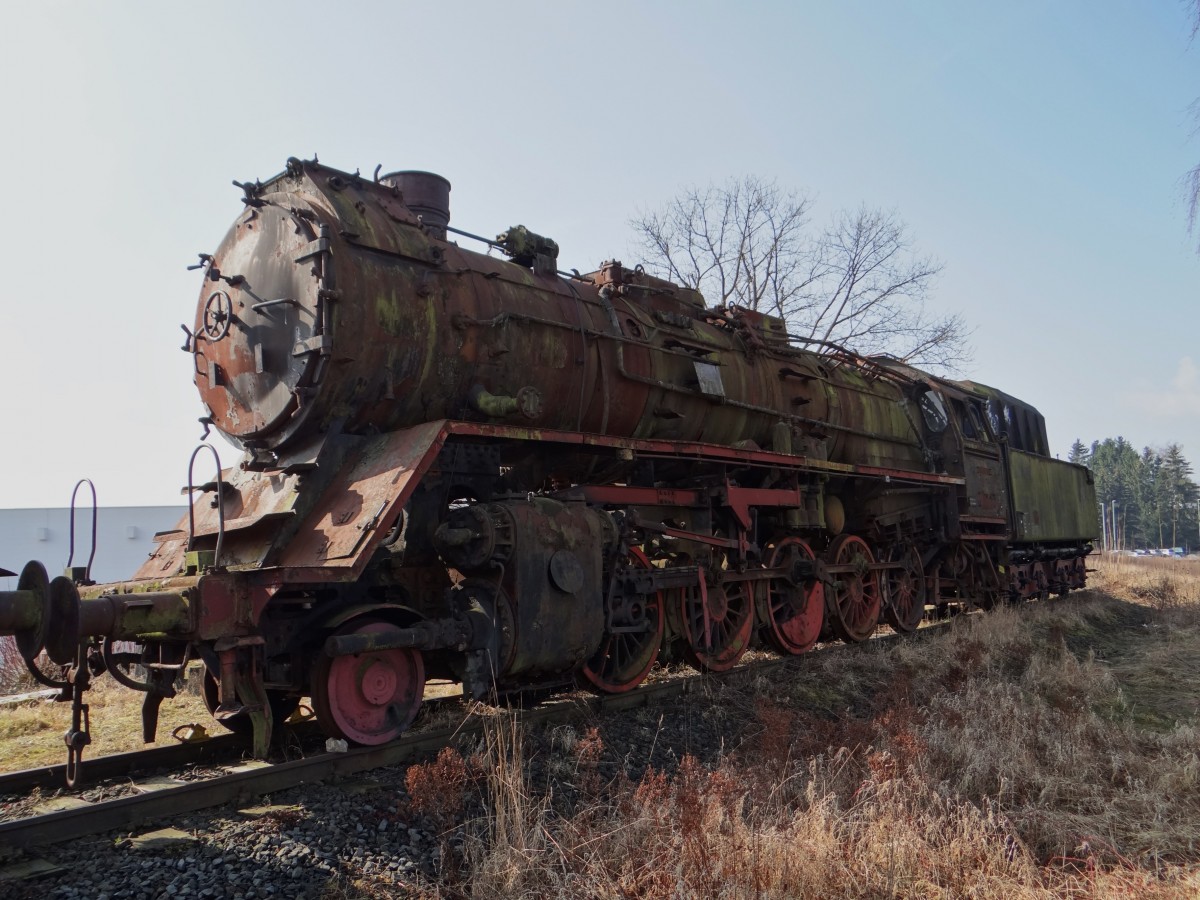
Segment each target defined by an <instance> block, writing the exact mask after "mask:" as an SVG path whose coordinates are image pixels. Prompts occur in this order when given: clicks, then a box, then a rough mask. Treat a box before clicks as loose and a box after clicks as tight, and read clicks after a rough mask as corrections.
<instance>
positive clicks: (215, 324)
mask: <svg viewBox="0 0 1200 900" xmlns="http://www.w3.org/2000/svg"><path fill="white" fill-rule="evenodd" d="M241 187H242V190H243V194H244V196H243V197H242V204H243V210H242V212H241V214H240V215H239V216H238V217H237V219H236V221H235V222H234V224H233V226H232V227H231V228H230V230H229V232H228V234H227V235H226V236H225V239H224V240H223V241H222V242H221V244H220V245H219V246H218V247H217V249H216V250H215V251H214V252H213V253H212V254H211V255H209V254H203V255H202V256H201V258H200V263H199V265H198V267H197V268H199V269H200V270H201V272H202V277H203V287H202V289H201V291H200V297H199V302H198V306H197V310H196V315H195V318H194V319H193V320H192V322H191V323H190V324H189V325H185V326H184V331H185V333H186V336H185V343H184V348H183V349H184V351H185V352H186V353H187V354H188V355H189V357H190V359H191V361H192V364H193V380H194V382H195V385H196V388H197V390H198V392H199V394H200V397H201V400H202V402H203V404H204V409H205V415H204V416H203V418H202V419H201V422H202V423H203V424H204V426H205V429H206V434H207V430H208V429H209V428H215V429H217V430H219V431H220V432H221V433H222V434H223V435H225V436H226V437H227V438H229V439H230V440H231V441H232V442H233V443H234V444H235V445H237V446H238V447H240V448H241V451H242V452H241V458H240V460H238V461H237V462H236V463H235V464H234V465H232V466H231V467H228V468H221V467H220V466H219V465H218V466H217V467H216V468H215V470H214V471H212V472H211V473H210V474H209V473H206V470H202V471H203V472H205V474H204V478H206V479H208V480H198V479H197V477H196V473H197V468H196V463H197V460H198V458H199V460H200V462H201V463H202V464H203V465H204V466H207V465H208V463H209V458H208V457H209V456H212V457H216V456H217V454H216V451H215V449H214V448H212V446H211V445H201V447H200V448H198V449H197V453H195V454H193V456H192V461H191V465H190V466H189V470H188V484H187V490H188V492H189V494H190V495H191V497H192V502H191V507H190V510H189V512H188V515H187V516H186V517H185V519H184V520H183V521H182V522H181V523H180V525H179V527H178V528H177V529H176V530H174V531H171V532H168V533H165V534H160V535H157V536H156V542H157V543H156V547H155V550H154V552H153V553H152V554H151V556H150V558H149V559H148V560H147V561H146V563H145V564H144V565H143V566H142V567H141V569H140V570H139V571H138V572H137V573H136V574H135V575H134V576H133V577H132V578H131V579H130V580H129V581H128V582H125V583H122V584H116V585H104V586H96V585H88V584H81V583H79V582H80V581H81V580H84V579H81V578H80V577H79V575H80V573H79V572H78V571H76V572H72V573H68V574H66V575H62V576H58V577H56V578H54V579H50V578H49V576H48V573H47V572H46V570H45V568H44V567H43V566H42V565H41V564H40V563H36V562H34V563H29V564H28V565H26V567H25V569H24V570H23V572H22V574H21V577H20V580H19V584H18V589H17V590H16V591H11V592H7V593H3V594H0V633H7V634H15V635H16V637H17V641H18V645H19V647H20V650H21V653H22V655H23V656H24V657H25V658H26V660H27V661H28V662H29V665H30V667H31V670H32V671H34V672H35V673H36V674H37V677H39V678H41V679H42V680H44V681H46V682H48V683H52V684H56V685H59V686H62V687H63V690H64V697H69V698H70V699H72V700H73V702H74V703H75V706H76V709H77V715H76V717H75V718H76V723H75V726H74V727H73V728H72V731H71V732H69V733H68V741H67V742H68V746H69V747H71V759H72V761H73V762H74V763H75V764H77V763H78V759H79V754H80V753H81V752H82V747H83V745H84V744H85V743H86V740H87V727H86V717H85V716H83V717H81V716H80V715H79V714H78V711H79V710H80V709H82V708H83V704H82V694H83V689H84V688H85V687H86V685H87V680H88V675H89V673H92V674H94V673H96V672H100V671H103V670H107V671H109V672H111V673H112V674H113V676H114V677H116V678H117V679H118V680H120V681H122V682H123V683H126V684H128V685H129V686H130V687H133V688H135V689H138V690H141V691H143V692H144V693H145V705H144V716H143V723H144V732H145V735H144V736H145V738H146V739H147V740H152V739H153V737H154V733H155V728H156V722H157V710H158V706H159V704H160V703H161V700H162V698H163V697H166V696H170V695H171V694H172V693H173V691H174V690H175V684H176V682H177V679H178V678H179V676H180V674H181V673H182V672H183V671H184V669H185V668H186V667H187V666H188V665H189V664H190V663H192V662H194V661H197V660H198V661H201V662H202V663H203V666H204V672H205V675H204V692H205V698H206V701H207V702H208V705H209V707H210V709H211V710H212V712H213V714H214V715H215V716H216V717H217V719H218V720H220V721H221V722H222V723H224V724H225V725H227V726H228V727H230V728H232V729H235V730H241V731H244V732H246V733H247V734H248V735H250V736H251V737H252V740H253V745H254V749H255V752H257V753H258V754H265V753H266V752H267V748H268V745H269V742H270V740H271V735H272V733H273V730H274V728H275V725H276V724H277V723H278V722H279V721H280V719H281V718H282V717H284V716H286V715H287V714H288V713H290V712H291V710H292V709H294V708H295V706H296V705H297V703H298V702H299V700H300V698H302V697H305V696H309V697H311V698H312V701H313V707H314V709H315V711H316V714H317V717H318V719H319V720H320V722H321V724H322V726H323V727H324V728H325V730H326V731H327V732H329V733H330V734H331V735H334V736H338V737H343V738H347V739H350V740H352V741H355V742H358V743H364V744H372V743H381V742H384V741H387V740H390V739H392V738H394V737H395V736H397V735H398V734H400V733H401V732H402V731H403V730H404V729H405V728H407V727H408V726H409V725H410V724H411V723H412V721H413V719H414V717H415V716H416V714H417V711H418V709H419V706H420V703H421V700H422V696H423V694H424V690H425V684H426V681H427V680H429V679H438V680H450V681H453V682H456V683H460V684H461V685H462V689H463V691H464V693H465V694H466V695H468V696H471V697H475V698H496V697H498V696H500V695H503V694H506V693H509V692H513V691H522V690H528V689H531V688H543V687H547V686H556V685H562V684H566V683H571V682H573V681H578V682H582V683H583V684H585V685H588V686H590V687H592V688H593V689H596V690H599V691H606V692H620V691H627V690H630V689H632V688H634V687H636V686H637V685H638V684H639V683H640V682H641V681H642V679H644V678H645V677H646V675H647V674H648V672H649V671H650V669H651V668H652V667H653V666H654V664H655V662H656V661H657V660H658V659H659V658H660V656H661V655H663V654H667V655H671V656H676V655H678V656H682V657H684V658H686V659H687V660H689V661H690V662H691V663H693V664H694V665H696V666H697V667H699V668H702V669H707V670H713V671H722V670H726V669H728V668H730V667H732V666H734V665H736V664H737V663H738V661H739V660H740V659H741V658H742V655H743V654H744V653H745V652H746V650H747V649H748V648H750V647H751V646H752V645H754V644H756V643H761V644H763V645H764V646H769V647H771V648H773V649H774V650H776V651H777V652H779V653H783V654H799V653H803V652H805V651H807V650H808V649H810V648H811V647H812V646H813V645H814V644H815V643H816V642H817V641H818V640H819V639H821V638H822V637H823V636H824V637H827V638H828V637H837V638H840V639H842V640H846V641H861V640H863V639H865V638H867V637H868V636H870V634H871V633H872V632H873V631H874V630H875V628H876V627H877V625H878V624H879V623H881V622H883V623H886V624H887V625H889V626H891V627H892V628H894V629H897V630H900V631H911V630H913V629H915V628H916V627H917V626H918V624H919V623H920V621H921V619H922V618H923V616H924V615H925V614H926V612H927V610H929V609H934V610H941V611H945V610H948V609H968V608H974V607H985V608H986V607H988V606H990V605H992V604H994V603H996V602H999V601H1002V600H1009V601H1018V600H1023V599H1030V598H1035V597H1046V596H1048V595H1049V594H1051V593H1065V592H1066V591H1068V590H1070V589H1072V588H1078V587H1082V586H1083V584H1084V580H1085V569H1084V558H1085V556H1086V555H1087V553H1088V552H1089V551H1090V549H1091V543H1090V542H1091V541H1092V540H1093V537H1094V531H1095V518H1096V517H1095V500H1094V490H1093V488H1092V483H1091V476H1090V473H1089V472H1088V471H1087V469H1085V468H1083V467H1080V466H1075V465H1071V464H1069V463H1064V462H1060V461H1057V460H1054V459H1051V458H1050V457H1049V455H1048V453H1047V446H1046V434H1045V424H1044V421H1043V420H1042V418H1041V416H1040V415H1039V414H1038V413H1037V411H1036V410H1034V409H1033V408H1032V407H1030V406H1028V405H1027V404H1024V403H1022V402H1021V401H1019V400H1017V399H1015V398H1013V397H1010V396H1008V395H1007V394H1004V393H1002V392H1001V391H998V390H995V389H993V388H989V387H985V386H981V385H976V384H973V383H970V382H953V381H948V380H944V379H941V378H937V377H934V376H932V375H930V374H927V373H924V372H921V371H918V370H916V369H914V368H912V367H910V366H908V365H906V364H904V363H903V362H901V361H898V360H895V359H892V358H888V357H872V358H864V357H861V356H857V355H855V354H853V353H851V352H849V351H847V350H844V349H842V348H839V347H835V346H832V345H826V344H821V343H819V342H804V343H799V342H797V341H795V340H793V339H792V338H790V337H789V335H788V333H787V330H786V326H785V324H784V322H783V321H782V320H780V319H777V318H774V317H771V316H768V315H764V314H762V313H760V312H757V311H754V310H749V309H742V308H738V307H734V306H726V307H720V308H709V307H708V305H707V304H706V302H705V300H704V298H703V297H702V296H701V295H700V294H699V293H698V292H697V291H695V290H691V289H688V288H685V287H681V286H679V285H675V284H672V283H670V282H668V281H665V280H662V279H659V278H655V277H652V276H651V275H649V274H647V273H646V272H644V271H643V270H642V268H641V267H634V268H632V269H631V268H627V267H625V266H623V265H622V264H621V263H619V262H616V261H609V262H606V263H604V264H603V265H601V266H600V268H599V269H598V270H596V271H594V272H590V273H587V274H579V273H578V272H574V271H572V272H569V273H568V272H562V271H559V264H558V261H557V257H558V246H557V244H556V243H555V242H554V241H553V240H551V239H549V238H547V237H544V236H541V235H539V234H536V233H534V232H532V231H530V230H528V229H526V228H524V227H523V226H516V227H512V228H509V229H508V230H507V231H505V232H504V233H502V234H500V235H499V236H498V237H496V238H495V239H483V238H477V237H476V236H474V235H470V234H468V233H466V232H463V231H459V230H458V229H456V228H453V227H451V226H450V224H449V222H450V208H449V194H450V185H449V183H448V182H447V181H446V180H445V179H444V178H442V177H440V176H438V175H434V174H431V173H427V172H397V173H394V174H391V175H387V176H383V177H374V178H369V179H368V178H362V177H360V176H359V175H358V174H348V173H346V172H340V171H337V170H334V169H331V168H329V167H327V166H323V165H321V164H319V163H318V162H316V161H315V160H313V161H301V160H297V159H290V160H288V162H287V166H286V169H285V171H284V172H282V173H281V174H280V175H278V176H276V177H275V178H272V179H270V180H268V181H267V182H265V183H259V182H254V183H248V184H244V185H241ZM460 238H461V239H464V241H465V240H468V239H469V240H471V241H478V242H482V244H483V247H482V249H483V251H484V252H477V251H475V250H471V249H467V248H466V247H464V246H460V244H459V239H460ZM205 447H207V448H208V454H207V455H204V454H203V453H202V451H204V448H205ZM131 648H132V649H131ZM43 650H44V651H45V653H46V655H47V656H48V657H49V660H50V661H51V662H52V663H54V664H57V665H61V666H64V667H67V668H68V669H70V670H71V674H70V676H69V677H64V676H62V675H58V676H55V675H50V674H47V673H46V672H45V671H43V670H42V669H41V668H39V663H38V658H39V656H40V655H41V654H42V651H43ZM135 664H137V667H135ZM137 673H141V674H137Z"/></svg>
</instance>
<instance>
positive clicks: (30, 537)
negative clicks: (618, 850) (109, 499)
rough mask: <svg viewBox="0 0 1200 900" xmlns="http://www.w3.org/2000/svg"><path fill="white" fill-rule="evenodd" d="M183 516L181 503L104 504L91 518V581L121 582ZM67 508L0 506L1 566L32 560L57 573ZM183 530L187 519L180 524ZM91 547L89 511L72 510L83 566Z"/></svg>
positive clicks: (64, 550) (12, 567)
mask: <svg viewBox="0 0 1200 900" xmlns="http://www.w3.org/2000/svg"><path fill="white" fill-rule="evenodd" d="M185 515H187V507H186V506H108V507H101V508H100V510H99V514H98V515H97V518H96V558H95V560H94V561H93V562H92V580H93V581H96V582H99V583H101V584H103V583H106V582H110V581H124V580H125V579H127V578H130V577H132V575H133V573H134V572H136V571H137V570H138V568H139V567H140V566H141V565H142V563H143V562H145V560H146V557H147V556H149V555H150V551H151V549H152V548H153V546H154V542H153V540H152V538H153V537H154V535H155V533H156V532H159V531H171V530H173V529H174V528H175V527H176V526H177V525H178V524H179V521H180V519H182V518H183V517H184V516H185ZM70 519H71V511H70V510H69V509H0V568H4V569H8V570H9V571H10V572H17V573H20V571H21V569H22V568H23V567H24V565H25V563H27V562H28V561H29V560H31V559H36V560H38V561H40V562H41V563H42V564H43V565H44V566H45V567H46V571H47V572H48V573H50V577H51V578H53V577H54V576H55V575H61V574H62V572H63V569H64V568H65V567H66V565H67V558H68V557H69V555H70V546H71V531H70ZM184 527H185V528H186V527H187V525H186V523H185V524H184ZM91 547H92V510H91V507H90V506H89V507H85V508H81V509H76V510H75V560H74V563H73V565H76V566H86V565H87V561H88V555H89V554H90V553H91ZM16 587H17V578H16V576H13V577H9V578H0V590H9V591H11V590H16Z"/></svg>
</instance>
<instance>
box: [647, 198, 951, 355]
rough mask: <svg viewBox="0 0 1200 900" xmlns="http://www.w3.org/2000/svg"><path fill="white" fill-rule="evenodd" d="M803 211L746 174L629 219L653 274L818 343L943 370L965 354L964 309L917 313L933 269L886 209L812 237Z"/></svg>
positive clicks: (864, 211)
mask: <svg viewBox="0 0 1200 900" xmlns="http://www.w3.org/2000/svg"><path fill="white" fill-rule="evenodd" d="M809 209H810V202H809V200H808V198H807V197H805V196H804V195H802V194H799V193H796V192H788V191H784V190H782V189H781V188H779V186H778V185H777V184H775V183H774V182H766V181H763V180H761V179H758V178H754V177H747V178H742V179H740V180H732V181H729V182H727V183H726V184H724V185H722V186H710V187H708V188H706V189H703V190H700V189H696V188H693V189H690V190H687V191H684V192H683V193H682V194H680V195H679V196H677V197H676V198H675V199H673V200H671V201H670V202H669V203H668V204H667V206H666V207H665V208H664V209H663V210H662V211H660V212H657V213H650V214H647V215H643V216H642V217H641V218H638V219H635V220H633V222H632V223H631V224H632V226H633V228H634V231H635V233H636V235H637V238H638V241H639V244H640V248H641V250H642V251H643V252H644V253H645V254H646V265H647V266H648V267H649V268H650V269H651V270H652V271H654V272H656V274H660V275H663V276H664V277H667V278H670V279H672V280H674V281H678V282H680V283H682V284H686V285H688V286H689V287H694V288H698V289H699V290H700V291H702V292H703V293H704V295H705V296H706V297H707V298H708V299H709V301H710V302H713V303H716V304H720V305H728V304H735V305H738V306H745V307H748V308H750V309H755V310H759V311H761V312H765V313H769V314H772V315H776V316H779V317H780V318H783V319H785V320H786V321H787V322H788V327H789V331H790V332H791V334H793V335H795V336H796V337H798V338H801V339H804V340H807V341H811V342H815V343H816V344H817V345H818V346H819V347H828V346H829V345H837V346H844V347H848V348H850V349H853V350H856V351H858V352H860V353H881V352H889V353H892V354H894V355H895V356H898V357H900V358H901V359H904V360H907V361H909V362H913V363H916V364H919V365H925V366H935V367H944V368H947V369H954V368H956V367H957V366H958V365H959V364H961V363H962V362H963V361H964V360H965V359H966V356H967V351H968V348H967V346H966V338H967V333H966V329H965V327H964V325H963V321H962V319H961V317H959V316H957V315H950V316H944V317H940V318H939V317H936V316H930V315H929V314H928V313H927V311H926V309H925V300H926V297H927V295H928V292H929V290H930V287H931V285H932V283H933V282H934V280H935V279H936V277H937V275H938V273H939V272H940V271H941V266H940V265H939V264H938V263H936V262H935V261H934V260H932V259H930V258H928V257H920V256H917V255H916V254H915V252H914V250H913V247H912V241H911V239H910V237H909V233H908V228H907V226H906V225H904V223H903V222H901V221H900V220H899V219H898V218H897V216H896V215H895V214H894V213H890V212H883V211H879V210H872V209H868V208H867V207H862V208H860V209H858V210H857V211H855V212H853V213H845V212H844V213H840V214H839V215H837V216H836V217H835V218H834V220H833V222H832V224H831V225H830V226H829V227H828V228H826V229H825V230H824V231H822V232H819V233H814V232H813V231H812V230H811V229H810V228H809Z"/></svg>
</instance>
